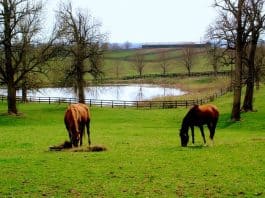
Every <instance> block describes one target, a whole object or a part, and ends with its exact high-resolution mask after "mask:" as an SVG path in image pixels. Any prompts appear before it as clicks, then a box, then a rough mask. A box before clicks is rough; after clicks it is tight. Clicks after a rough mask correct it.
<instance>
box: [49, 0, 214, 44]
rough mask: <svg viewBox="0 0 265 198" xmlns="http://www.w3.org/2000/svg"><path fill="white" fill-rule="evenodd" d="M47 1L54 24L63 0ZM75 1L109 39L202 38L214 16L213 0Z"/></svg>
mask: <svg viewBox="0 0 265 198" xmlns="http://www.w3.org/2000/svg"><path fill="white" fill-rule="evenodd" d="M47 1H48V2H47V4H46V7H47V14H46V16H47V17H46V18H47V20H48V23H50V24H51V23H53V22H54V10H56V9H57V8H58V4H59V2H60V1H62V0H47ZM63 2H65V1H63ZM72 4H73V6H74V7H75V8H78V7H80V8H83V9H87V10H88V11H89V12H90V13H91V14H92V16H93V17H95V18H97V19H98V20H99V21H101V23H102V31H103V32H108V33H109V42H121V43H122V42H125V41H129V42H137V43H144V42H200V41H201V40H202V39H203V36H204V34H205V31H206V29H207V27H208V25H209V24H210V23H212V22H213V21H214V19H215V10H214V8H213V7H212V4H213V0H73V1H72Z"/></svg>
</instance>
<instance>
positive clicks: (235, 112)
mask: <svg viewBox="0 0 265 198" xmlns="http://www.w3.org/2000/svg"><path fill="white" fill-rule="evenodd" d="M242 9H243V0H238V11H237V16H236V17H237V18H236V20H237V38H236V63H235V73H234V82H233V86H234V96H233V107H232V113H231V120H232V121H239V120H240V106H241V90H242V85H241V83H242V59H243V48H244V41H243V39H242V38H243V32H244V29H243V27H242Z"/></svg>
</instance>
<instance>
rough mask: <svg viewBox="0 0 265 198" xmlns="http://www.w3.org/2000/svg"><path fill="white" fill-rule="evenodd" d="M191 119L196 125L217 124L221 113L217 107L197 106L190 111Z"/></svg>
mask: <svg viewBox="0 0 265 198" xmlns="http://www.w3.org/2000/svg"><path fill="white" fill-rule="evenodd" d="M190 117H191V120H192V122H193V124H194V125H203V124H207V123H211V122H217V120H218V117H219V111H218V109H217V107H216V106H214V105H211V104H207V105H200V106H199V105H196V106H194V107H193V108H192V109H191V110H190Z"/></svg>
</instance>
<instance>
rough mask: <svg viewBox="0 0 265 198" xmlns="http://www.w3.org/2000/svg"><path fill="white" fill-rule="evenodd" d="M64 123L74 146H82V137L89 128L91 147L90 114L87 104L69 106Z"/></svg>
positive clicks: (88, 134)
mask: <svg viewBox="0 0 265 198" xmlns="http://www.w3.org/2000/svg"><path fill="white" fill-rule="evenodd" d="M64 123H65V126H66V129H67V131H68V134H69V138H70V141H71V143H72V145H74V146H78V143H79V141H80V146H82V143H83V141H82V137H83V134H84V131H85V127H86V128H87V136H88V144H89V146H90V144H91V141H90V129H89V127H90V113H89V109H88V107H87V106H86V105H85V104H81V103H79V104H71V105H69V106H68V108H67V110H66V112H65V116H64Z"/></svg>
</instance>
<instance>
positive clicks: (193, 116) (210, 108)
mask: <svg viewBox="0 0 265 198" xmlns="http://www.w3.org/2000/svg"><path fill="white" fill-rule="evenodd" d="M218 117H219V112H218V109H217V107H216V106H214V105H211V104H208V105H200V106H199V105H195V106H193V107H192V108H191V109H190V110H189V112H188V113H187V115H186V116H185V117H184V118H183V121H182V126H181V129H180V134H179V135H180V139H181V146H187V144H188V142H189V134H188V131H189V127H190V128H191V134H192V143H193V144H194V126H198V127H199V128H200V130H201V135H202V137H203V141H204V144H206V140H205V135H204V131H203V125H204V124H207V126H208V129H209V131H210V138H211V140H213V138H214V133H215V128H216V124H217V121H218Z"/></svg>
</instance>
